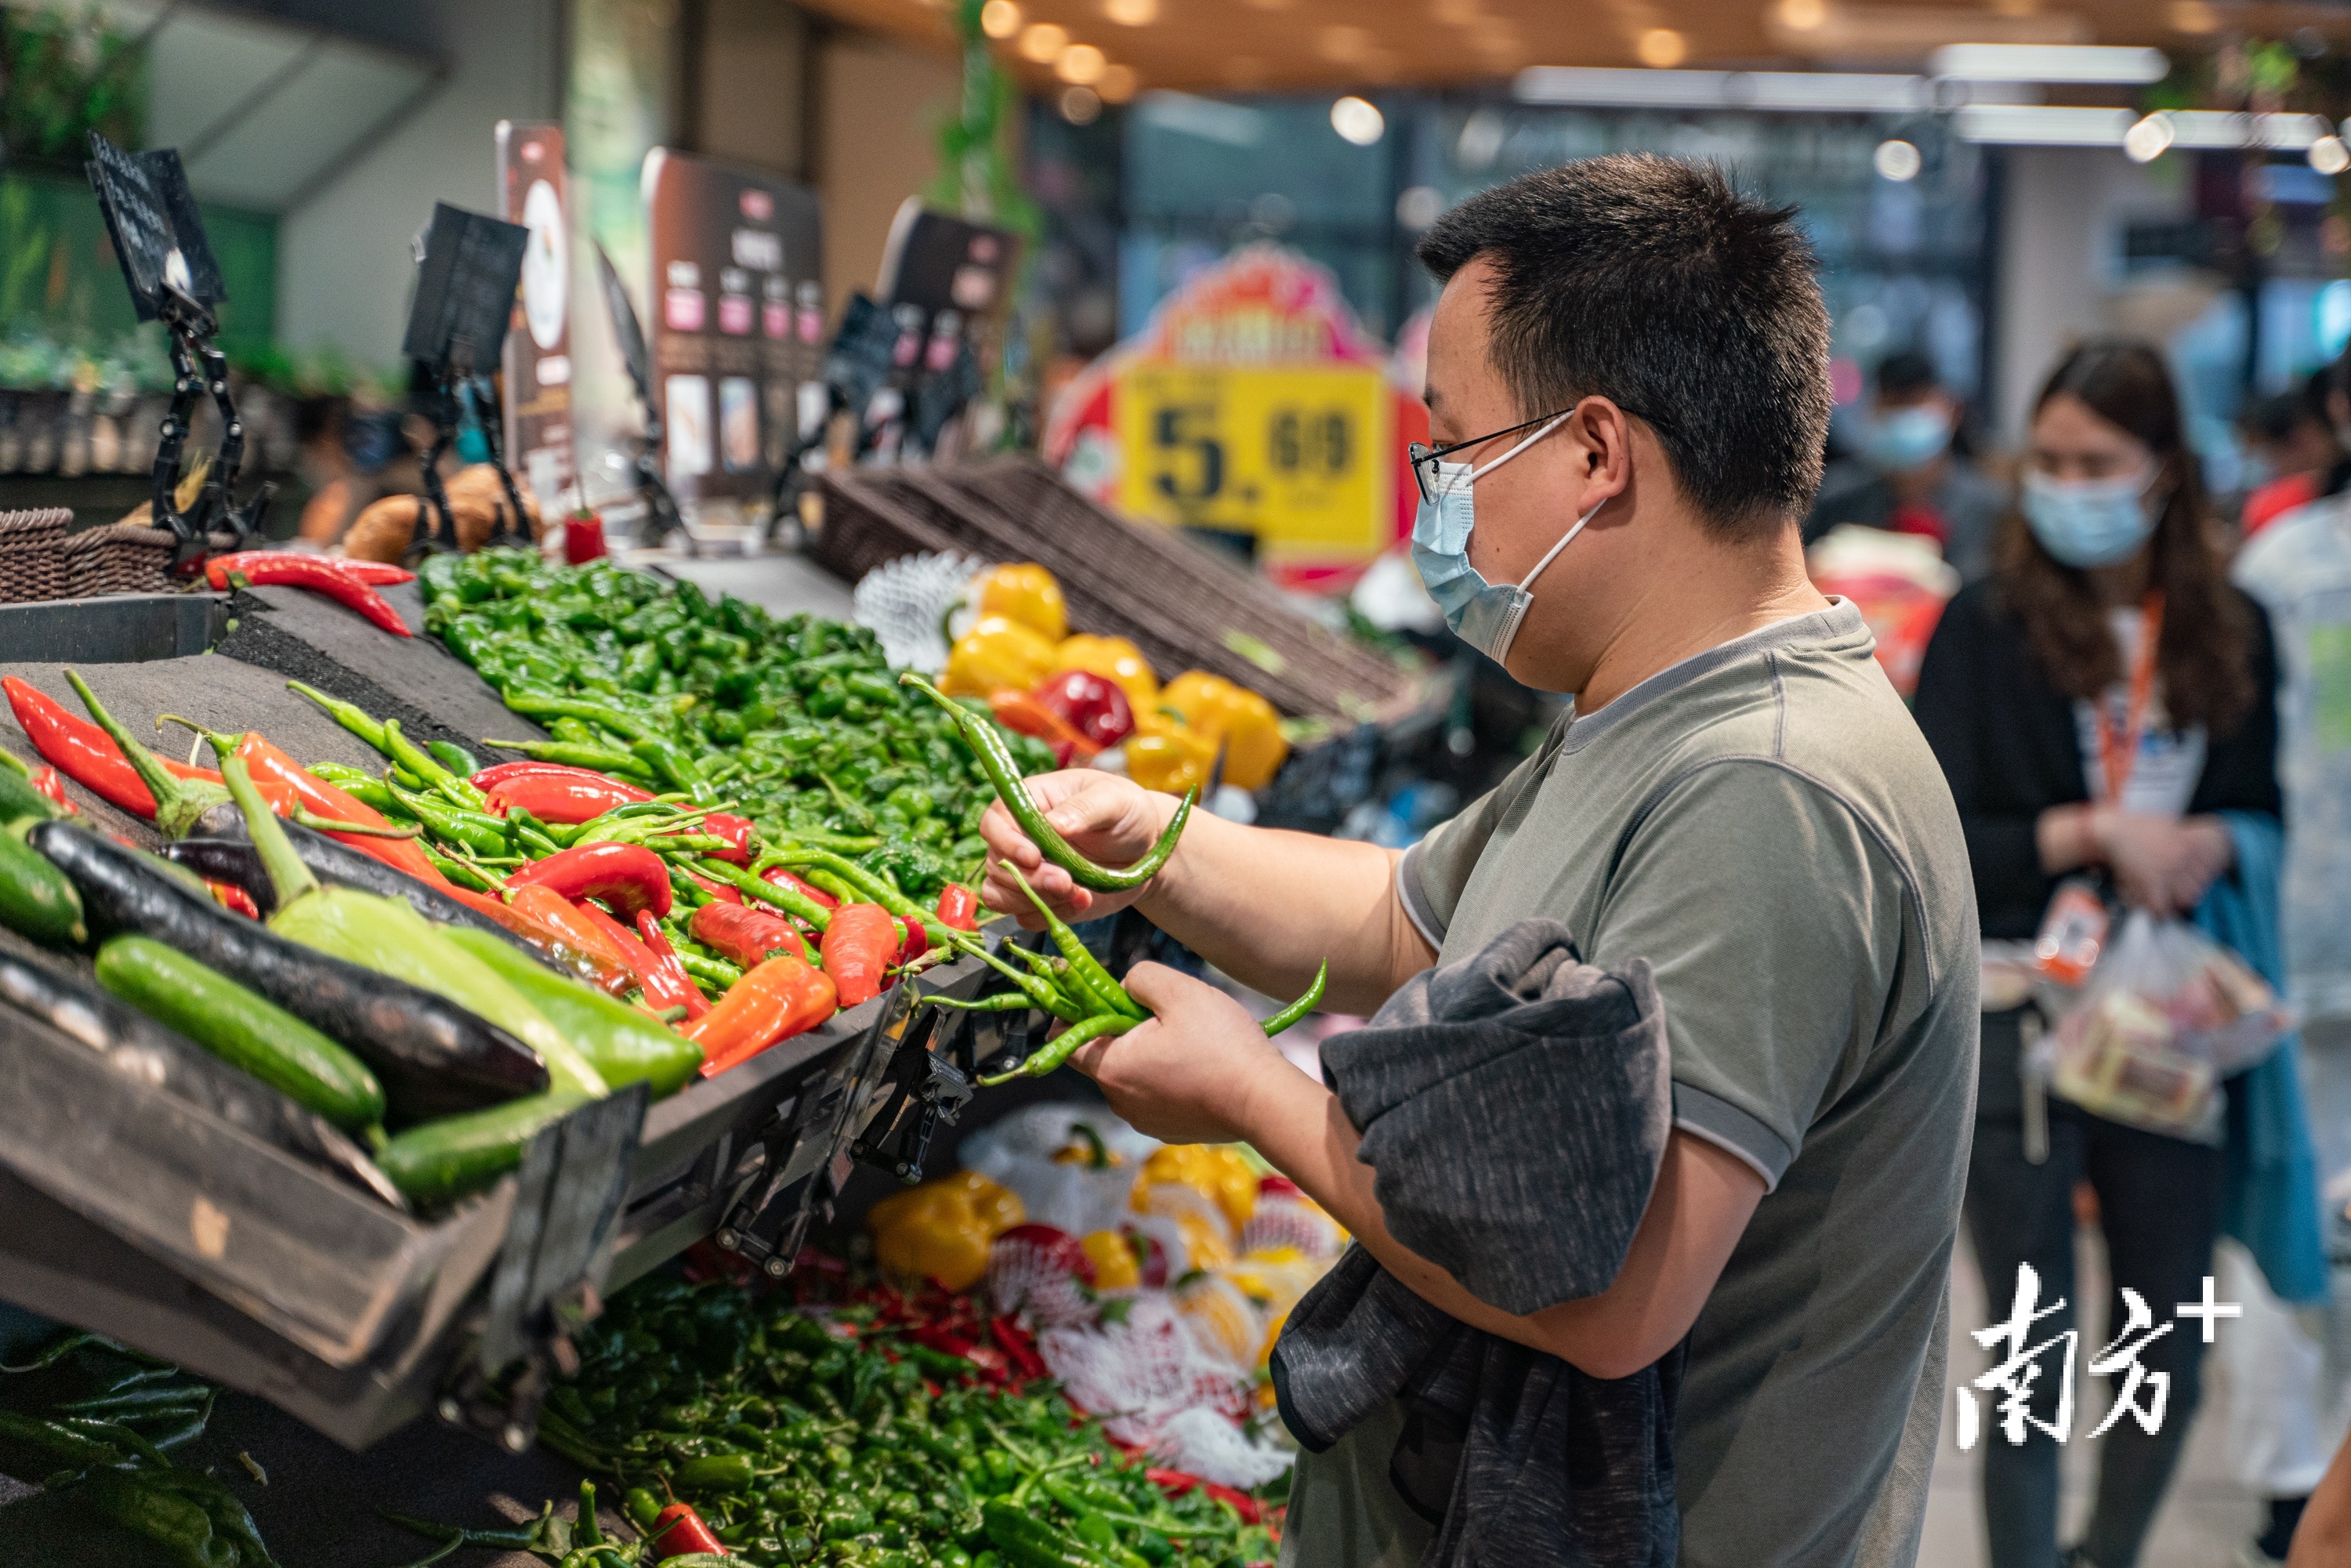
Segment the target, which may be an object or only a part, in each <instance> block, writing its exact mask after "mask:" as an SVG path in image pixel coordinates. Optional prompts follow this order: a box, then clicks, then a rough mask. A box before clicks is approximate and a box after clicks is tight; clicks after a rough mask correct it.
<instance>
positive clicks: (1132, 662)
mask: <svg viewBox="0 0 2351 1568" xmlns="http://www.w3.org/2000/svg"><path fill="white" fill-rule="evenodd" d="M1063 670H1084V671H1085V672H1087V673H1088V674H1096V675H1100V676H1101V677H1102V679H1103V680H1106V681H1109V682H1112V683H1113V684H1114V685H1117V686H1118V688H1119V689H1120V690H1121V691H1123V692H1124V693H1125V694H1126V701H1127V706H1130V707H1132V708H1134V716H1135V717H1137V718H1141V717H1142V716H1144V714H1146V713H1149V712H1151V711H1152V709H1154V708H1155V707H1157V706H1159V677H1158V675H1157V674H1155V673H1154V672H1153V671H1152V668H1151V662H1150V661H1149V660H1148V659H1145V658H1144V656H1143V650H1142V649H1140V648H1137V647H1136V646H1135V645H1134V643H1130V642H1128V641H1127V640H1126V639H1125V638H1123V637H1092V636H1088V635H1086V634H1085V633H1083V632H1081V633H1079V634H1078V635H1077V636H1075V637H1064V638H1062V639H1061V646H1060V647H1058V648H1056V649H1054V650H1053V671H1052V673H1053V674H1057V675H1058V674H1061V672H1062V671H1063Z"/></svg>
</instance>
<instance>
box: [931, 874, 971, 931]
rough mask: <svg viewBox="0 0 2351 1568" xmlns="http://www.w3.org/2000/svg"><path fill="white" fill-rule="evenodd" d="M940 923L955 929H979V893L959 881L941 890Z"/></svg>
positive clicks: (948, 884)
mask: <svg viewBox="0 0 2351 1568" xmlns="http://www.w3.org/2000/svg"><path fill="white" fill-rule="evenodd" d="M938 916H939V924H940V925H944V926H946V927H947V928H948V929H949V930H953V931H977V930H978V929H979V894H976V893H974V892H973V891H972V890H971V889H969V888H967V887H966V886H965V885H964V884H963V883H959V882H951V883H947V884H946V886H945V887H943V888H941V889H940V890H939V908H938Z"/></svg>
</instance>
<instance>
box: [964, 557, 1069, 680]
mask: <svg viewBox="0 0 2351 1568" xmlns="http://www.w3.org/2000/svg"><path fill="white" fill-rule="evenodd" d="M972 586H973V588H974V589H975V590H976V592H975V593H974V594H973V596H972V603H973V606H974V608H976V609H977V611H978V612H979V615H980V619H982V620H986V619H987V617H989V616H991V615H1001V616H1003V617H1004V618H1005V619H1006V620H1007V621H1016V622H1019V623H1020V624H1021V625H1023V626H1026V627H1028V628H1029V630H1030V631H1032V632H1036V633H1037V634H1038V635H1039V636H1040V637H1043V638H1046V639H1048V640H1049V641H1051V642H1055V643H1058V642H1060V641H1061V639H1062V638H1063V637H1066V636H1067V635H1069V632H1070V607H1069V605H1068V603H1067V602H1066V601H1063V599H1062V598H1061V584H1060V583H1059V582H1056V581H1055V580H1053V574H1052V573H1051V572H1050V571H1047V570H1045V569H1044V568H1043V567H1041V566H1039V565H1038V564H1037V563H1036V562H1035V561H1022V562H1019V563H1018V564H1016V565H1011V566H995V567H990V568H988V569H987V570H986V571H984V572H982V573H980V574H979V579H978V580H977V582H975V583H974V584H973V585H972ZM1035 684H1036V683H1035V682H1034V681H1031V682H1029V684H1028V685H1023V686H1022V687H1021V688H1020V689H1021V690H1022V691H1027V690H1028V689H1029V685H1035Z"/></svg>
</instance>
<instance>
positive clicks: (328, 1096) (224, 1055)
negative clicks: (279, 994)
mask: <svg viewBox="0 0 2351 1568" xmlns="http://www.w3.org/2000/svg"><path fill="white" fill-rule="evenodd" d="M98 983H99V985H101V986H103V987H105V988H107V989H108V990H110V991H111V992H113V993H114V994H115V995H116V996H118V997H120V998H122V999H123V1000H124V1001H126V1002H129V1003H130V1004H131V1006H132V1007H134V1008H137V1009H139V1010H140V1011H141V1012H142V1013H145V1014H146V1015H147V1016H148V1017H149V1018H152V1019H154V1020H155V1021H156V1022H157V1023H160V1024H162V1025H164V1026H165V1027H167V1028H170V1029H174V1030H179V1031H180V1032H181V1033H182V1034H183V1035H186V1036H187V1037H188V1038H189V1039H190V1040H194V1041H195V1042H196V1043H197V1044H198V1045H201V1046H203V1047H204V1049H205V1050H206V1051H211V1052H212V1053H213V1054H214V1056H217V1057H219V1058H220V1059H221V1060H222V1061H225V1062H227V1063H228V1064H229V1065H230V1066H232V1067H236V1068H240V1069H242V1070H243V1071H246V1072H249V1073H251V1074H252V1075H253V1076H254V1077H256V1078H257V1079H259V1080H261V1082H264V1083H266V1084H268V1085H269V1086H270V1087H271V1088H272V1089H275V1090H277V1092H279V1093H281V1094H283V1095H285V1096H286V1097H287V1099H289V1100H292V1101H294V1102H295V1103H297V1104H299V1105H303V1106H306V1107H308V1109H310V1110H312V1111H316V1112H317V1113H319V1115H321V1116H323V1117H325V1118H326V1119H327V1120H328V1121H329V1122H331V1123H333V1124H335V1125H336V1126H338V1127H340V1128H341V1129H342V1130H343V1131H345V1132H347V1133H357V1132H361V1131H364V1130H365V1129H367V1128H369V1127H372V1126H375V1125H376V1124H379V1123H381V1121H382V1120H383V1086H382V1085H381V1084H380V1083H378V1082H376V1078H375V1074H374V1073H372V1072H370V1071H368V1070H367V1069H366V1068H365V1067H364V1066H362V1065H361V1064H360V1060H359V1058H357V1057H355V1056H353V1055H352V1054H351V1053H350V1051H345V1050H344V1049H343V1048H342V1047H341V1046H340V1045H337V1044H336V1043H335V1042H334V1041H333V1040H329V1039H328V1038H327V1037H326V1036H325V1035H323V1034H320V1033H319V1031H318V1030H315V1029H312V1028H311V1027H310V1026H309V1025H308V1024H307V1023H304V1022H303V1021H302V1020H301V1019H298V1018H296V1017H295V1016H294V1015H293V1014H292V1013H289V1012H287V1010H286V1009H283V1008H281V1007H279V1006H278V1005H277V1003H275V1002H272V1001H268V1000H266V999H265V998H261V997H258V996H256V995H255V994H254V993H253V992H251V991H248V990H246V988H244V987H243V986H240V985H238V984H237V983H236V982H235V981H234V980H232V979H229V978H228V977H226V976H225V975H222V974H220V973H218V972H217V971H215V970H213V969H209V968H206V967H204V965H202V964H200V963H198V962H197V961H196V960H195V959H193V958H191V957H189V956H187V955H186V954H184V953H181V952H178V951H175V950H174V949H172V948H170V947H166V946H163V944H162V943H161V942H157V941H154V940H153V939H152V938H150V937H146V936H117V937H116V938H114V939H113V940H112V941H110V942H109V943H108V944H107V945H106V946H103V947H100V948H99V950H98Z"/></svg>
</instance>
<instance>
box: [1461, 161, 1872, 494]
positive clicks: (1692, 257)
mask: <svg viewBox="0 0 2351 1568" xmlns="http://www.w3.org/2000/svg"><path fill="white" fill-rule="evenodd" d="M1794 218H1795V209H1794V208H1792V207H1768V206H1765V205H1763V204H1761V203H1758V202H1754V201H1750V200H1748V199H1747V198H1745V197H1743V196H1741V195H1740V194H1739V193H1737V192H1736V191H1734V190H1732V189H1731V187H1730V183H1729V180H1727V179H1726V178H1724V176H1723V174H1722V172H1721V171H1720V170H1719V169H1717V168H1715V167H1714V166H1713V165H1711V164H1700V163H1687V162H1680V161H1678V160H1676V159H1670V158H1660V157H1657V156H1656V155H1654V154H1651V153H1646V152H1620V153H1614V154H1611V155H1610V156H1608V157H1605V158H1590V159H1585V160H1583V161H1581V162H1573V163H1563V164H1562V165H1560V166H1559V167H1558V168H1555V169H1544V170H1541V171H1539V172H1535V173H1531V174H1523V175H1520V177H1519V178H1518V179H1515V180H1512V181H1511V182H1510V183H1508V184H1506V185H1498V186H1496V187H1495V188H1494V189H1492V190H1490V191H1486V192H1483V193H1479V194H1478V195H1475V196H1472V197H1470V198H1469V199H1468V201H1466V202H1464V203H1462V204H1460V205H1459V206H1458V207H1456V208H1454V209H1453V210H1452V211H1451V212H1449V213H1447V214H1445V215H1444V216H1443V217H1441V218H1439V219H1438V220H1437V223H1436V225H1435V226H1434V227H1432V228H1431V229H1430V230H1429V231H1428V233H1427V235H1425V236H1424V237H1423V238H1422V240H1421V242H1420V246H1419V256H1420V260H1421V264H1422V265H1423V266H1425V267H1427V268H1428V270H1429V271H1430V272H1431V273H1433V274H1435V275H1436V277H1437V281H1438V282H1440V283H1442V282H1445V281H1447V280H1448V279H1450V278H1451V277H1453V275H1454V274H1455V273H1457V272H1458V271H1460V270H1461V268H1462V267H1466V266H1468V264H1469V262H1470V261H1471V260H1472V259H1473V258H1475V257H1479V256H1483V257H1485V258H1486V260H1487V261H1488V263H1489V265H1490V266H1491V267H1493V268H1494V281H1493V285H1492V289H1491V294H1490V297H1489V306H1490V310H1491V317H1490V319H1491V323H1492V327H1491V337H1492V341H1491V342H1490V343H1489V350H1488V351H1489V355H1490V356H1491V360H1492V362H1493V364H1494V367H1495V368H1496V369H1497V370H1499V371H1500V372H1501V373H1502V375H1503V377H1504V378H1505V379H1506V380H1508V381H1509V382H1510V387H1511V390H1512V392H1514V393H1515V395H1516V398H1517V401H1518V404H1519V413H1520V417H1521V418H1525V419H1537V418H1540V417H1541V416H1542V415H1544V414H1547V413H1553V412H1555V411H1557V410H1560V409H1563V408H1567V407H1570V406H1572V405H1573V403H1574V402H1575V401H1576V400H1577V399H1578V398H1583V397H1589V396H1592V395H1593V394H1595V393H1596V394H1598V395H1600V396H1603V397H1606V398H1609V399H1611V400H1613V401H1614V402H1616V403H1617V404H1618V405H1620V406H1621V407H1623V408H1624V409H1625V412H1626V413H1631V414H1635V415H1637V416H1639V417H1641V418H1643V419H1646V420H1647V421H1649V423H1650V424H1651V425H1652V427H1653V428H1654V429H1655V430H1656V435H1657V440H1658V443H1659V444H1661V445H1662V446H1663V447H1664V448H1665V451H1666V457H1667V461H1668V462H1669V463H1670V464H1672V465H1673V470H1674V476H1675V477H1676V478H1677V480H1679V481H1680V484H1681V488H1682V493H1683V494H1684V495H1686V496H1687V497H1689V499H1690V501H1691V503H1692V504H1693V505H1694V506H1696V507H1698V511H1699V512H1700V513H1701V514H1703V515H1704V516H1705V517H1707V518H1708V520H1709V521H1710V522H1712V523H1713V524H1714V525H1715V527H1716V528H1717V530H1718V531H1719V532H1721V533H1723V534H1726V535H1731V536H1740V535H1749V534H1756V535H1760V534H1761V533H1763V532H1765V531H1768V530H1769V529H1770V528H1774V527H1776V526H1777V525H1779V524H1781V523H1782V522H1786V521H1791V520H1792V519H1795V518H1798V517H1802V516H1803V515H1804V514H1805V513H1806V512H1807V511H1809V510H1810V509H1811V507H1812V504H1813V494H1814V492H1816V491H1817V490H1818V489H1819V488H1820V483H1821V462H1822V455H1823V451H1824V449H1825V447H1826V444H1827V441H1828V427H1829V409H1830V405H1831V398H1830V394H1829V319H1828V311H1827V309H1826V308H1824V307H1823V305H1822V303H1821V288H1820V281H1819V278H1818V277H1817V276H1816V274H1815V263H1814V261H1813V250H1812V246H1811V245H1810V244H1808V243H1807V242H1806V240H1805V239H1804V236H1803V235H1802V233H1800V232H1799V231H1798V229H1797V227H1796V225H1795V222H1794Z"/></svg>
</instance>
